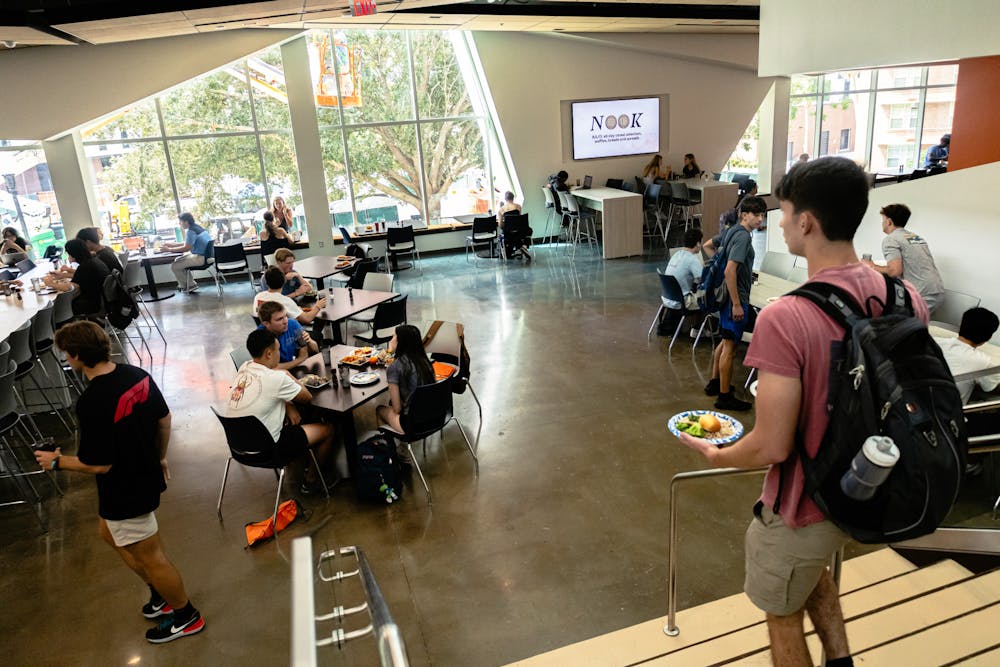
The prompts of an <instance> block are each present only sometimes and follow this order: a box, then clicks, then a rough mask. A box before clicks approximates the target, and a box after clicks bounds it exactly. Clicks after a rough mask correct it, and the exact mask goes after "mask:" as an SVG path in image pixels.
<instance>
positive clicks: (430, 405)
mask: <svg viewBox="0 0 1000 667" xmlns="http://www.w3.org/2000/svg"><path fill="white" fill-rule="evenodd" d="M451 422H455V423H456V424H458V430H459V431H461V432H462V439H464V440H465V446H466V447H468V449H469V453H470V454H472V460H473V461H474V463H475V467H476V473H477V474H478V472H479V457H478V456H476V450H475V448H474V447H473V446H472V443H471V442H470V441H469V436H467V435H466V434H465V429H464V428H462V423H461V422H460V421H459V420H458V417H456V416H455V407H454V404H453V402H452V383H451V378H445V379H444V380H439V381H437V382H434V383H433V384H425V385H421V386H419V387H417V388H415V389H414V390H413V393H411V394H410V397H409V398H408V399H407V401H406V405H405V406H403V412H402V414H401V415H400V416H399V423H400V425H401V426H402V427H403V432H402V433H398V432H396V431H394V430H392V429H391V428H389V427H388V426H386V425H382V426H380V427H379V429H380V430H381V431H382V432H383V433H386V434H388V435H391V436H392V437H394V438H396V439H397V440H401V441H403V442H405V443H406V448H407V449H408V450H409V453H410V460H411V461H413V467H414V468H416V469H417V474H418V475H420V481H421V482H422V483H423V485H424V491H426V492H427V500H428V501H431V490H430V487H428V486H427V480H426V479H425V478H424V473H423V471H422V470H421V469H420V464H419V463H417V460H416V457H414V456H413V447H412V443H414V442H416V441H418V440H422V441H423V444H424V452H423V455H424V460H425V461H426V459H427V438H428V437H430V436H431V435H434V434H435V433H438V432H439V431H443V430H444V428H445V426H447V425H448V424H450V423H451Z"/></svg>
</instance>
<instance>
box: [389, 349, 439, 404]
mask: <svg viewBox="0 0 1000 667" xmlns="http://www.w3.org/2000/svg"><path fill="white" fill-rule="evenodd" d="M385 379H386V381H387V382H389V384H396V385H399V399H400V400H401V401H402V402H403V405H404V406H405V405H406V401H407V399H409V398H410V394H412V393H413V390H414V389H416V388H417V387H419V386H420V385H422V384H426V383H425V382H421V381H420V374H419V373H418V372H417V369H416V367H415V366H414V365H413V364H411V363H410V361H409V360H408V359H404V358H399V359H396V360H395V361H394V362H392V363H391V364H389V366H388V367H387V368H386V369H385ZM433 381H434V379H433V378H431V380H430V382H433Z"/></svg>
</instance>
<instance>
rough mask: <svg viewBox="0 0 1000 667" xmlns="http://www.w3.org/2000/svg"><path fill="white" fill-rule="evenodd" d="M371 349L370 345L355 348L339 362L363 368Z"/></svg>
mask: <svg viewBox="0 0 1000 667" xmlns="http://www.w3.org/2000/svg"><path fill="white" fill-rule="evenodd" d="M373 351H374V350H372V348H370V347H359V348H355V350H354V351H353V352H351V353H350V354H349V355H347V356H346V357H342V358H341V360H340V363H342V364H345V365H347V366H354V367H355V368H364V367H365V366H367V365H368V363H369V360H370V359H371V356H372V352H373Z"/></svg>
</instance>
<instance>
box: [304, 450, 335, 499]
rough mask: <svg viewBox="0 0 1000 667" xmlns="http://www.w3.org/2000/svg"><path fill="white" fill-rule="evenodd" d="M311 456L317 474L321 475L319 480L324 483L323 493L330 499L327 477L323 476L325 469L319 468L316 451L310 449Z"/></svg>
mask: <svg viewBox="0 0 1000 667" xmlns="http://www.w3.org/2000/svg"><path fill="white" fill-rule="evenodd" d="M309 456H311V457H312V460H313V466H314V467H315V468H316V474H317V475H318V476H319V481H320V483H321V484H322V485H323V493H325V494H326V499H327V500H329V499H330V490H329V489H328V488H327V487H326V479H325V478H324V477H323V471H322V470H320V469H319V461H317V460H316V452H314V451H313V450H312V449H310V450H309Z"/></svg>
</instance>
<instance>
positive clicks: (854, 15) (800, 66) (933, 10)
mask: <svg viewBox="0 0 1000 667" xmlns="http://www.w3.org/2000/svg"><path fill="white" fill-rule="evenodd" d="M998 26H1000V2H998V1H997V0H838V1H837V2H836V3H830V2H826V1H825V0H761V3H760V58H759V65H758V71H759V72H760V74H761V76H777V75H785V76H788V75H791V74H801V73H804V72H829V71H834V70H842V69H853V68H866V67H878V66H884V65H898V64H904V63H923V62H933V61H938V60H954V59H958V58H971V57H976V56H989V55H995V54H997V53H1000V30H997V27H998Z"/></svg>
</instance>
